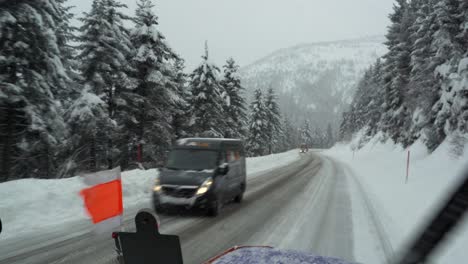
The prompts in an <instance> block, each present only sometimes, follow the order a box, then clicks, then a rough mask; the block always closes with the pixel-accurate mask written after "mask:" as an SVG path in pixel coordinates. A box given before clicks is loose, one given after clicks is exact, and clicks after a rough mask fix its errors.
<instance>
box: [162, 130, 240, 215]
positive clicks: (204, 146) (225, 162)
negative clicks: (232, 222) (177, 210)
mask: <svg viewBox="0 0 468 264" xmlns="http://www.w3.org/2000/svg"><path fill="white" fill-rule="evenodd" d="M245 189H246V167H245V151H244V145H243V142H242V141H241V140H238V139H209V138H186V139H180V140H178V141H177V142H176V144H175V146H173V147H172V149H171V151H170V152H169V156H168V160H167V162H166V166H165V167H164V168H163V169H161V170H160V174H159V178H158V179H157V180H156V183H155V186H154V188H153V202H154V206H155V209H156V211H161V210H164V209H166V208H168V207H182V208H187V209H190V208H200V209H206V211H207V212H208V214H209V215H212V216H216V215H218V213H219V211H220V208H221V206H222V205H223V204H225V203H227V202H230V201H234V202H236V203H240V202H241V201H242V198H243V195H244V192H245Z"/></svg>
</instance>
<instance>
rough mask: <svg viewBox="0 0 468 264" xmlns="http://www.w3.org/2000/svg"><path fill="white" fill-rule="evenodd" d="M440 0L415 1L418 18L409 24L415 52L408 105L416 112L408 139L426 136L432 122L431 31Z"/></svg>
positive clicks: (433, 100)
mask: <svg viewBox="0 0 468 264" xmlns="http://www.w3.org/2000/svg"><path fill="white" fill-rule="evenodd" d="M436 1H437V0H428V1H416V2H417V3H418V5H417V9H416V10H415V11H414V14H415V22H414V24H413V26H411V28H410V32H411V36H410V38H411V42H412V52H411V73H410V78H409V83H408V87H409V88H408V93H407V96H406V101H407V105H409V106H410V111H411V112H412V113H413V117H412V119H411V127H410V129H409V133H408V137H409V142H414V141H415V140H416V139H418V138H420V137H421V136H422V137H426V134H427V132H425V131H428V129H431V128H430V126H431V125H430V124H431V123H433V120H432V116H431V114H430V113H431V108H432V105H433V104H434V102H435V100H437V99H436V96H435V94H436V93H435V86H434V83H435V78H434V69H435V66H434V64H433V63H432V62H431V58H432V57H433V56H434V54H435V51H434V49H433V48H432V45H431V43H432V35H433V33H434V26H433V24H434V19H435V16H434V12H433V10H434V6H435V3H436Z"/></svg>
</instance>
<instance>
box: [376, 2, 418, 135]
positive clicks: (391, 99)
mask: <svg viewBox="0 0 468 264" xmlns="http://www.w3.org/2000/svg"><path fill="white" fill-rule="evenodd" d="M397 3H398V5H395V6H394V13H393V14H391V15H390V20H391V22H392V24H391V26H390V28H389V32H388V34H387V36H386V37H387V42H386V45H387V47H388V49H389V52H388V53H387V54H386V55H385V59H386V69H385V72H386V73H387V75H386V76H385V89H386V93H385V103H384V105H383V106H384V115H383V116H382V121H381V127H382V130H383V131H384V132H385V133H386V135H387V136H389V137H391V138H392V139H393V140H394V141H395V142H399V143H403V144H407V142H406V135H405V134H404V131H406V130H405V129H404V127H405V126H406V125H408V122H407V119H408V115H409V114H408V108H407V105H406V104H405V101H404V98H405V96H406V92H407V84H408V78H409V74H410V72H411V67H410V54H411V41H410V31H409V28H410V27H411V25H412V23H413V21H414V16H413V14H412V12H411V9H410V8H409V5H408V2H407V1H406V0H397Z"/></svg>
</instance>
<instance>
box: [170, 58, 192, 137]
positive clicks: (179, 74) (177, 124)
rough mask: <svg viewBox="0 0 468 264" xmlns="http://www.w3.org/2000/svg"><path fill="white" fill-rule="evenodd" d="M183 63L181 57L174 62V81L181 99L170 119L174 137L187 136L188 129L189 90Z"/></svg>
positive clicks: (188, 134)
mask: <svg viewBox="0 0 468 264" xmlns="http://www.w3.org/2000/svg"><path fill="white" fill-rule="evenodd" d="M184 69H185V65H184V60H183V59H177V60H176V61H175V63H174V69H173V72H174V76H173V77H174V83H175V84H176V85H177V91H178V94H179V97H180V98H181V99H182V100H180V101H179V102H178V104H177V105H176V108H175V111H176V113H175V116H174V118H173V120H172V127H173V130H174V136H175V139H179V138H183V137H188V136H190V135H191V134H192V133H191V131H190V127H189V123H190V105H189V104H188V101H189V98H190V92H189V90H188V87H187V74H185V72H184Z"/></svg>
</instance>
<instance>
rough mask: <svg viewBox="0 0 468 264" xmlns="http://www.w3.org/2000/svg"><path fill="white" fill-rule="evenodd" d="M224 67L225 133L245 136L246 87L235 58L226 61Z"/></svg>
mask: <svg viewBox="0 0 468 264" xmlns="http://www.w3.org/2000/svg"><path fill="white" fill-rule="evenodd" d="M223 68H224V78H223V80H222V81H221V85H222V86H223V88H224V91H225V92H226V97H225V101H226V103H225V114H226V123H227V126H226V131H224V135H225V136H226V137H231V138H245V136H246V133H247V131H246V130H245V128H246V122H247V114H246V105H245V99H244V97H243V92H244V90H245V89H244V87H242V84H241V80H240V77H239V75H238V71H239V66H238V65H237V64H236V62H235V61H234V59H233V58H229V59H228V60H227V61H226V65H224V66H223Z"/></svg>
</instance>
